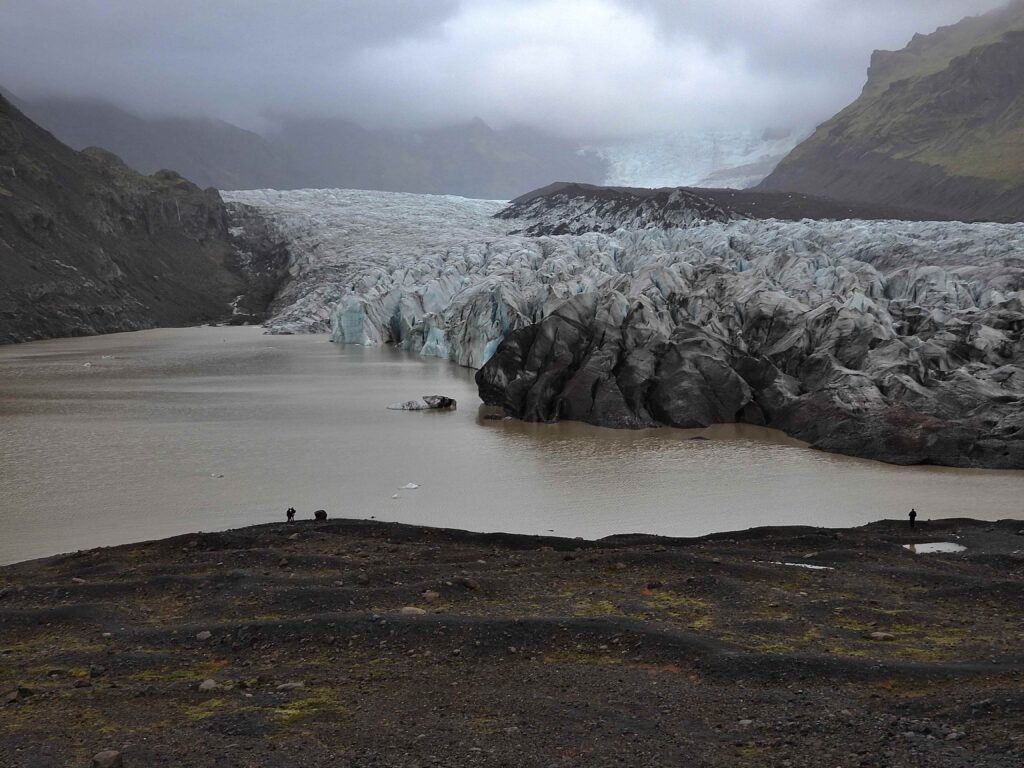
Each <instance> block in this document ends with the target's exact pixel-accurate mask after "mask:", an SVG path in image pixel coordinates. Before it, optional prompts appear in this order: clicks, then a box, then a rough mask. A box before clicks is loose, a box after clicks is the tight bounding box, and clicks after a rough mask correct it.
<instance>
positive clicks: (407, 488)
mask: <svg viewBox="0 0 1024 768" xmlns="http://www.w3.org/2000/svg"><path fill="white" fill-rule="evenodd" d="M417 488H419V486H418V485H416V483H406V484H405V485H400V486H398V490H400V491H415V490H416V489H417Z"/></svg>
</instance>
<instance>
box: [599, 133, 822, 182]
mask: <svg viewBox="0 0 1024 768" xmlns="http://www.w3.org/2000/svg"><path fill="white" fill-rule="evenodd" d="M810 134H811V130H810V129H798V130H784V131H771V130H752V129H718V130H716V129H707V130H700V131H673V132H667V133H661V134H655V135H652V136H643V137H638V138H635V139H628V140H619V141H612V142H604V143H595V144H589V145H587V146H586V147H584V149H583V151H586V152H591V153H593V154H595V155H596V156H598V157H600V158H601V159H602V160H604V161H605V162H606V163H608V171H607V175H606V178H605V182H604V183H605V184H607V185H608V186H613V187H650V188H658V187H725V188H733V189H749V188H750V187H754V186H756V185H757V184H759V183H760V182H762V181H763V180H764V179H765V178H766V177H767V176H768V175H769V174H770V173H771V172H772V171H773V170H774V169H775V167H776V166H777V165H778V164H779V163H780V162H781V161H782V159H783V158H784V157H785V156H786V155H788V154H789V153H790V152H791V151H792V150H793V149H794V148H795V147H796V146H797V144H799V143H800V142H801V141H802V140H803V139H804V138H806V137H807V136H809V135H810Z"/></svg>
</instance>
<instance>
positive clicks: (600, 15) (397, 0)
mask: <svg viewBox="0 0 1024 768" xmlns="http://www.w3.org/2000/svg"><path fill="white" fill-rule="evenodd" d="M1002 4H1003V2H1002V0H0V86H4V87H6V88H8V89H10V90H11V91H13V92H14V93H16V94H20V95H22V96H32V95H37V94H40V93H49V94H60V95H74V96H81V97H99V98H103V99H106V100H109V101H113V102H115V103H117V104H119V105H121V106H124V107H128V108H131V109H134V110H136V111H142V112H145V113H149V114H157V113H158V114H191V115H195V114H205V115H208V116H212V117H219V118H223V119H226V120H230V121H232V122H235V123H238V124H240V125H243V126H245V127H250V128H256V129H261V128H265V127H266V126H267V125H268V124H269V121H272V120H273V118H274V116H275V115H281V114H299V115H344V116H348V117H352V118H354V119H356V120H358V121H360V122H362V123H364V124H368V125H373V124H387V125H393V126H400V127H421V126H426V125H431V124H440V123H447V122H455V121H460V120H466V119H469V118H471V117H474V116H478V117H481V118H483V119H484V120H486V121H487V122H488V123H491V124H492V125H503V124H507V123H509V122H517V123H525V124H528V125H532V126H536V127H541V128H546V129H548V130H552V131H556V132H559V133H561V134H563V135H567V136H572V137H576V138H599V137H602V136H620V135H630V134H641V133H645V132H653V131H662V130H675V129H686V128H690V127H704V126H719V125H740V126H743V127H765V126H769V125H775V126H797V125H799V126H803V125H813V124H814V123H815V122H820V121H821V120H823V119H825V118H827V117H829V116H830V115H831V114H832V113H833V112H835V111H836V110H837V109H839V108H841V107H842V106H844V105H845V104H846V103H848V102H849V101H850V100H851V99H853V98H854V97H855V96H856V95H857V93H858V92H859V90H860V88H861V86H862V85H863V81H864V73H865V70H866V68H867V64H868V60H869V57H870V54H871V51H872V50H874V49H876V48H901V47H903V45H905V44H906V42H907V41H908V40H909V39H910V37H911V36H912V35H913V34H914V33H915V32H929V31H932V30H933V29H935V28H936V27H937V26H940V25H943V24H949V23H952V22H955V21H957V20H959V19H960V18H962V17H963V16H965V15H971V14H976V13H980V12H984V11H986V10H989V9H992V8H995V7H997V6H999V5H1002Z"/></svg>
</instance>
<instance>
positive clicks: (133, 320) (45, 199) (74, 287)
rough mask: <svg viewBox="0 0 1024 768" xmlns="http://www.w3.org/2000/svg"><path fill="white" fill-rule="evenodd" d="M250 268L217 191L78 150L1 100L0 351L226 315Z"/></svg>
mask: <svg viewBox="0 0 1024 768" xmlns="http://www.w3.org/2000/svg"><path fill="white" fill-rule="evenodd" d="M252 261H253V260H252V259H251V258H250V257H249V255H248V254H240V253H239V252H237V251H236V249H235V248H233V246H232V243H231V238H230V233H229V231H228V213H227V208H226V207H225V205H224V203H223V201H222V200H221V198H220V195H219V194H218V193H217V191H216V190H213V189H208V190H206V191H203V190H201V189H200V188H199V187H197V186H196V185H195V184H193V183H191V182H189V181H187V180H186V179H184V178H183V177H182V176H180V175H179V174H177V173H175V172H173V171H166V170H164V171H160V172H158V173H156V174H155V175H153V176H142V175H140V174H138V173H136V172H135V171H133V170H131V169H130V168H128V167H127V166H126V165H125V164H124V163H122V162H121V161H120V160H119V159H118V158H117V157H116V156H114V155H112V154H110V153H109V152H106V151H104V150H99V149H90V150H86V151H84V152H76V151H74V150H72V149H70V148H69V147H67V146H65V145H64V144H61V143H60V142H59V141H57V139H55V138H54V137H53V136H52V135H50V134H49V133H47V132H46V131H44V130H43V129H42V128H40V127H39V126H37V125H36V124H35V123H33V122H32V121H31V120H29V119H28V118H27V117H25V115H23V114H22V113H21V112H20V111H18V109H16V108H15V107H14V106H13V105H12V104H11V103H10V102H9V101H8V100H7V99H5V98H3V97H2V96H0V273H2V274H3V280H2V281H0V343H6V342H15V341H27V340H31V339H40V338H48V337H55V336H78V335H87V334H94V333H105V332H112V331H127V330H136V329H139V328H148V327H153V326H158V325H184V324H190V323H196V322H201V321H206V320H217V319H221V318H226V317H229V316H231V314H232V311H233V309H232V307H233V305H234V306H237V305H238V303H239V299H240V298H242V297H243V296H244V295H246V294H247V293H249V291H250V288H251V282H252V281H251V280H250V276H249V274H248V273H249V272H250V266H251V264H252ZM242 262H247V263H245V264H243V263H242ZM265 266H266V265H260V266H259V270H262V271H263V272H266V270H265V269H264V267H265ZM260 279H261V280H262V278H260ZM264 306H265V304H264Z"/></svg>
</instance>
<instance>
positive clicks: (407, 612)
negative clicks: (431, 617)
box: [399, 605, 427, 616]
mask: <svg viewBox="0 0 1024 768" xmlns="http://www.w3.org/2000/svg"><path fill="white" fill-rule="evenodd" d="M399 613H400V614H401V615H402V616H425V615H426V613H427V612H426V611H425V610H423V609H422V608H417V607H416V606H414V605H407V606H405V607H404V608H402V609H401V610H399Z"/></svg>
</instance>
